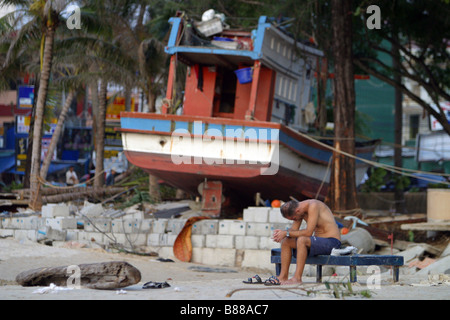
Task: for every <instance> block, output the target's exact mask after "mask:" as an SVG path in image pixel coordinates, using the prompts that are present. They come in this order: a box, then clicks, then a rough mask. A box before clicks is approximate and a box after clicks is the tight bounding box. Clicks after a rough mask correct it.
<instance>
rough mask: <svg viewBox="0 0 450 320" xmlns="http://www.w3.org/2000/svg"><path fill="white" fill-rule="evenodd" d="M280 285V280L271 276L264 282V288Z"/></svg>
mask: <svg viewBox="0 0 450 320" xmlns="http://www.w3.org/2000/svg"><path fill="white" fill-rule="evenodd" d="M280 284H281V282H280V280H279V279H278V278H277V277H275V276H271V277H270V278H269V279H267V280H266V281H265V282H264V285H265V286H279V285H280Z"/></svg>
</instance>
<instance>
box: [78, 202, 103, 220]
mask: <svg viewBox="0 0 450 320" xmlns="http://www.w3.org/2000/svg"><path fill="white" fill-rule="evenodd" d="M103 212H104V209H103V207H102V205H101V204H100V203H97V204H93V203H89V204H87V205H85V206H84V207H83V208H82V209H81V210H80V213H81V214H82V215H85V216H86V217H89V218H95V217H100V216H101V215H102V214H103Z"/></svg>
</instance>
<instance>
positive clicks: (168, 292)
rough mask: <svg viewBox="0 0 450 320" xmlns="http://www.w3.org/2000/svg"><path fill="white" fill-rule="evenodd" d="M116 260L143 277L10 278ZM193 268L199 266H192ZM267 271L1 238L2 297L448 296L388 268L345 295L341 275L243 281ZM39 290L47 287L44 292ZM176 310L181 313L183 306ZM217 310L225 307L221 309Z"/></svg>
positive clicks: (447, 290) (444, 288)
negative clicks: (97, 280) (65, 281)
mask: <svg viewBox="0 0 450 320" xmlns="http://www.w3.org/2000/svg"><path fill="white" fill-rule="evenodd" d="M118 260H120V261H127V262H128V263H130V264H132V265H133V266H135V267H136V268H138V269H139V270H140V271H141V274H142V280H141V282H140V283H138V284H136V285H133V286H130V287H126V288H123V289H121V290H107V291H105V290H94V289H86V288H80V289H72V290H40V292H41V293H39V292H38V291H39V289H45V288H42V287H22V286H19V285H18V284H17V283H15V281H14V280H15V277H16V275H17V274H19V273H20V272H22V271H26V270H30V269H34V268H40V267H47V266H67V265H76V264H81V263H95V262H105V261H118ZM196 267H197V270H194V269H195V268H196ZM291 269H293V268H291ZM208 271H209V272H208ZM271 272H273V271H272V270H256V269H241V268H230V267H223V266H204V265H203V266H202V265H199V264H193V263H185V262H180V261H175V262H159V261H157V257H146V256H138V255H132V254H124V253H108V252H106V251H104V250H102V249H86V248H84V249H73V248H70V249H69V248H62V247H51V246H46V245H42V244H38V243H34V242H28V241H26V242H20V241H17V240H14V239H0V299H1V300H17V299H18V300H24V299H25V300H177V301H183V303H184V302H186V303H187V302H189V301H196V302H198V301H206V300H221V301H223V302H224V303H227V302H230V301H236V300H251V301H253V302H255V303H256V302H257V301H280V300H281V301H289V300H318V299H336V297H335V295H334V294H333V292H334V290H333V289H334V287H337V289H338V290H337V292H338V293H339V295H340V296H339V298H340V299H345V300H404V299H413V300H417V299H419V300H436V299H437V300H449V299H450V285H449V283H448V282H447V283H432V282H430V281H428V276H426V275H421V276H418V275H417V274H412V275H405V274H402V273H401V274H400V281H399V282H397V283H393V282H392V275H390V274H389V271H388V272H385V273H382V274H381V281H380V282H379V284H378V283H376V282H375V281H373V280H371V279H373V278H370V276H367V275H359V276H358V283H355V284H353V285H352V291H353V293H354V295H343V294H345V293H349V291H348V289H346V288H344V287H343V286H341V285H339V283H340V282H346V281H347V280H348V278H347V279H345V278H342V277H324V280H325V281H329V282H330V283H331V286H330V289H328V288H327V287H326V285H325V284H317V283H315V278H312V277H304V278H303V281H304V283H303V284H302V285H301V286H286V287H284V286H283V287H280V286H277V287H266V286H264V285H255V284H254V285H248V284H244V283H243V282H242V281H243V280H246V279H247V278H248V277H252V276H253V275H255V274H259V276H260V277H261V278H262V279H263V280H265V279H267V278H268V277H270V276H271V275H272V273H271ZM148 281H155V282H164V281H167V282H168V283H169V284H170V287H168V288H163V289H142V285H143V284H144V283H146V282H148ZM333 284H335V285H334V286H333ZM368 284H369V286H368ZM47 289H48V288H47ZM42 291H44V292H45V291H47V292H46V293H42ZM365 293H369V294H370V297H369V298H368V297H367V295H366V294H365ZM186 305H187V304H186ZM191 305H192V303H191ZM180 308H181V307H180ZM175 311H176V312H178V311H179V312H182V310H181V309H180V310H178V309H176V310H175ZM221 311H222V312H224V310H221ZM253 311H255V310H253ZM259 311H261V310H259Z"/></svg>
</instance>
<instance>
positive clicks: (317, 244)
mask: <svg viewBox="0 0 450 320" xmlns="http://www.w3.org/2000/svg"><path fill="white" fill-rule="evenodd" d="M280 210H281V214H282V215H283V216H284V217H285V218H286V219H289V220H292V221H294V222H293V223H292V227H291V229H289V230H279V229H277V230H275V231H274V233H273V240H274V241H276V242H281V271H280V275H279V277H278V279H279V280H280V282H281V284H301V283H302V274H303V269H304V267H305V262H306V258H307V257H308V255H309V256H314V255H319V254H325V255H326V254H330V253H331V250H332V249H333V248H340V246H341V242H340V239H341V236H340V233H339V229H338V226H337V224H336V221H335V220H334V216H333V214H332V213H331V210H330V208H328V206H327V205H326V204H325V203H323V202H321V201H319V200H305V201H301V202H298V201H289V202H286V203H285V204H283V205H282V206H281V208H280ZM302 220H305V221H306V224H307V227H306V229H304V230H299V229H300V225H301V223H302ZM292 249H297V268H296V270H295V273H294V276H293V277H292V278H291V279H288V275H289V265H290V263H291V258H292Z"/></svg>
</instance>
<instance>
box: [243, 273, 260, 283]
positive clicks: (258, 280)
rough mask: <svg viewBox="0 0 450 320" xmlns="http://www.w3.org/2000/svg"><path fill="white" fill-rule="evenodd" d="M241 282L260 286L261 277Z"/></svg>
mask: <svg viewBox="0 0 450 320" xmlns="http://www.w3.org/2000/svg"><path fill="white" fill-rule="evenodd" d="M253 279H255V280H256V281H255V282H253ZM242 282H243V283H246V284H262V283H263V282H262V280H261V277H260V276H258V275H255V276H254V277H253V278H248V280H247V281H242Z"/></svg>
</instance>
